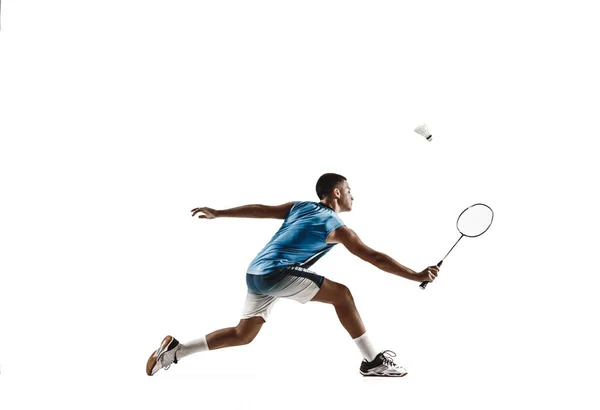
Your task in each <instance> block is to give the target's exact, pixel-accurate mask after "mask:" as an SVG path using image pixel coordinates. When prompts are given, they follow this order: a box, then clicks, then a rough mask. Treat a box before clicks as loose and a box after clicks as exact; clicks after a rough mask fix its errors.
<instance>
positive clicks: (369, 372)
mask: <svg viewBox="0 0 600 410" xmlns="http://www.w3.org/2000/svg"><path fill="white" fill-rule="evenodd" d="M392 357H396V353H394V352H392V351H391V350H384V351H383V352H381V353H379V354H378V355H377V356H375V359H373V361H371V362H367V360H366V359H364V360H363V361H362V363H361V364H360V374H362V375H363V376H384V377H402V376H406V375H407V374H408V372H407V371H406V369H405V368H404V367H401V366H398V365H397V364H396V363H394V361H393V360H392Z"/></svg>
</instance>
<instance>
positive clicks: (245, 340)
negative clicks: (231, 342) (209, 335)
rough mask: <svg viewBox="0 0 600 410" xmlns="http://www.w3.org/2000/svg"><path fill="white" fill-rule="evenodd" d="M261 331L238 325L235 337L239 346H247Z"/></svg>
mask: <svg viewBox="0 0 600 410" xmlns="http://www.w3.org/2000/svg"><path fill="white" fill-rule="evenodd" d="M259 329H260V328H259ZM259 329H256V328H253V327H248V326H241V325H237V326H236V327H235V337H236V339H237V341H238V345H247V344H249V343H250V342H252V341H253V340H254V338H255V337H256V335H257V334H258V330H259Z"/></svg>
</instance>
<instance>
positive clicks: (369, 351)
mask: <svg viewBox="0 0 600 410" xmlns="http://www.w3.org/2000/svg"><path fill="white" fill-rule="evenodd" d="M352 340H354V342H355V343H356V346H358V349H359V350H360V352H361V353H362V355H363V357H364V358H365V359H367V361H369V362H372V361H373V359H375V356H377V351H376V350H375V348H374V347H373V345H372V344H371V341H370V340H369V336H367V332H365V333H363V334H362V336H359V337H357V338H356V339H352Z"/></svg>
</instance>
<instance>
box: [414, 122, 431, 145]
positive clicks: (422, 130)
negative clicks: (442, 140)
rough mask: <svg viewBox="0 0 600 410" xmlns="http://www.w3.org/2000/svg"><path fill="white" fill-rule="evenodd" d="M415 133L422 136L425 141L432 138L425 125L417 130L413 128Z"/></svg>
mask: <svg viewBox="0 0 600 410" xmlns="http://www.w3.org/2000/svg"><path fill="white" fill-rule="evenodd" d="M415 132H416V133H417V134H419V135H422V136H424V137H425V139H426V140H427V141H431V139H432V138H433V136H432V135H431V132H429V128H427V124H423V125H419V126H418V127H417V128H415Z"/></svg>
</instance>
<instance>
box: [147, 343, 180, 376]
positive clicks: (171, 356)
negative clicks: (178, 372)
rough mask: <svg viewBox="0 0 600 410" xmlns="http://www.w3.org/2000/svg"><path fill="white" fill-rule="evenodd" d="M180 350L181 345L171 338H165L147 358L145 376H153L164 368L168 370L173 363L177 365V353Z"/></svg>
mask: <svg viewBox="0 0 600 410" xmlns="http://www.w3.org/2000/svg"><path fill="white" fill-rule="evenodd" d="M179 349H181V345H180V344H179V342H178V341H177V339H175V338H174V337H173V336H166V337H165V338H164V339H163V341H162V342H160V346H159V348H158V349H156V350H155V351H154V353H152V354H151V355H150V357H149V358H148V362H147V363H146V374H147V375H148V376H154V375H155V374H156V372H157V371H159V370H160V369H162V368H164V369H165V370H167V369H169V367H171V365H172V364H173V363H175V364H177V357H176V355H175V354H176V353H177V351H178V350H179Z"/></svg>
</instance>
